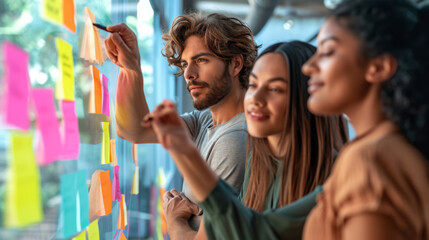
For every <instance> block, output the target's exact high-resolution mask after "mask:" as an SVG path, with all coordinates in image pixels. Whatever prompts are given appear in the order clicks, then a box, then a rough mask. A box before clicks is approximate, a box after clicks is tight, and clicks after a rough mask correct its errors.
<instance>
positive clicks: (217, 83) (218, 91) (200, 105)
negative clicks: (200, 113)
mask: <svg viewBox="0 0 429 240" xmlns="http://www.w3.org/2000/svg"><path fill="white" fill-rule="evenodd" d="M190 86H202V87H206V88H208V89H209V91H208V93H207V94H206V97H205V98H203V99H201V100H198V97H199V96H200V95H201V94H200V93H195V94H193V95H192V94H191V93H190V91H189V87H190ZM231 88H232V78H231V75H230V74H229V72H228V67H227V66H225V71H224V72H223V74H222V76H221V77H220V78H219V79H215V80H214V81H213V85H212V86H210V85H209V84H208V83H206V82H203V81H198V80H191V81H189V82H188V83H187V89H188V91H189V93H190V94H191V96H192V97H193V102H192V103H193V105H194V108H195V109H197V110H203V109H206V108H208V107H211V106H213V105H215V104H217V103H218V102H220V101H221V100H222V99H223V98H224V97H225V96H226V95H228V94H229V93H230V92H231Z"/></svg>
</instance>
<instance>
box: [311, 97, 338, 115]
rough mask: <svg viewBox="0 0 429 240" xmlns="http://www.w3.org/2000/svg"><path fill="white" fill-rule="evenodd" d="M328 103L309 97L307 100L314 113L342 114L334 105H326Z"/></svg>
mask: <svg viewBox="0 0 429 240" xmlns="http://www.w3.org/2000/svg"><path fill="white" fill-rule="evenodd" d="M326 105H328V104H323V103H322V102H321V101H317V100H311V99H309V100H308V102H307V107H308V110H309V111H310V112H311V113H313V114H314V115H335V114H341V113H342V112H341V111H337V110H336V109H335V108H333V107H332V106H326Z"/></svg>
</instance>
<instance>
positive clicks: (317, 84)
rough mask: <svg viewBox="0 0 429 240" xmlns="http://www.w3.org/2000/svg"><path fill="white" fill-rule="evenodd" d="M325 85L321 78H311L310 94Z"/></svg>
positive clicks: (309, 83)
mask: <svg viewBox="0 0 429 240" xmlns="http://www.w3.org/2000/svg"><path fill="white" fill-rule="evenodd" d="M323 85H325V84H324V83H323V82H322V81H320V80H313V79H310V81H308V89H307V91H308V93H309V94H313V93H315V92H316V91H317V90H319V89H320V88H321V87H323Z"/></svg>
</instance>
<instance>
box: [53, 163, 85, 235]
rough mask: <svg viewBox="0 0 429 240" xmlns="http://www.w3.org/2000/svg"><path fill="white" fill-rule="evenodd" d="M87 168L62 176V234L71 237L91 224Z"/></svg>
mask: <svg viewBox="0 0 429 240" xmlns="http://www.w3.org/2000/svg"><path fill="white" fill-rule="evenodd" d="M86 173H87V171H86V170H81V171H77V172H74V173H69V174H64V175H62V176H61V186H60V193H61V199H62V203H61V213H60V214H61V218H60V220H61V223H60V224H59V225H60V226H62V227H63V229H62V236H63V237H64V238H69V237H71V236H73V235H74V234H76V233H77V232H81V231H83V230H84V229H85V228H86V227H87V226H88V225H89V197H88V190H87V186H86Z"/></svg>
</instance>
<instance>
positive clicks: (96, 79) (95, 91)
mask: <svg viewBox="0 0 429 240" xmlns="http://www.w3.org/2000/svg"><path fill="white" fill-rule="evenodd" d="M91 72H92V79H93V84H92V89H91V95H90V103H89V112H90V113H102V112H101V111H102V110H101V103H102V102H101V100H102V95H101V82H100V71H99V70H98V69H97V68H96V67H94V66H91Z"/></svg>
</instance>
